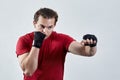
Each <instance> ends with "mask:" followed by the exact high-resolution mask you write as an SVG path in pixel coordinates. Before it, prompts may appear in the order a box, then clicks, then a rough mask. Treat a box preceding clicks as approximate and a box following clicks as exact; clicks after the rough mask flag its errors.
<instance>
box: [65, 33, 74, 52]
mask: <svg viewBox="0 0 120 80" xmlns="http://www.w3.org/2000/svg"><path fill="white" fill-rule="evenodd" d="M73 41H75V39H73V38H72V37H70V36H69V35H64V38H63V45H64V48H65V50H66V51H68V48H69V45H70V44H71V42H73Z"/></svg>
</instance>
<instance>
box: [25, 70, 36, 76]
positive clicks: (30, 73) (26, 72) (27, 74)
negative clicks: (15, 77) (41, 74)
mask: <svg viewBox="0 0 120 80" xmlns="http://www.w3.org/2000/svg"><path fill="white" fill-rule="evenodd" d="M34 72H35V70H24V71H23V73H24V74H25V75H26V76H32V75H33V74H34Z"/></svg>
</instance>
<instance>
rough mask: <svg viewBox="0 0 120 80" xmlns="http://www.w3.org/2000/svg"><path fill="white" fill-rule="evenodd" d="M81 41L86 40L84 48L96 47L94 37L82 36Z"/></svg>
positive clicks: (90, 35)
mask: <svg viewBox="0 0 120 80" xmlns="http://www.w3.org/2000/svg"><path fill="white" fill-rule="evenodd" d="M83 39H84V40H86V42H85V44H84V45H85V46H90V47H95V46H96V45H97V38H96V36H95V35H92V34H86V35H84V36H83Z"/></svg>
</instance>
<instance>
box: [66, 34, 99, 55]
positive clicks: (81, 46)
mask: <svg viewBox="0 0 120 80" xmlns="http://www.w3.org/2000/svg"><path fill="white" fill-rule="evenodd" d="M96 45H97V38H96V37H95V35H91V34H87V35H84V36H83V40H82V41H81V42H77V41H73V42H72V43H71V44H70V46H69V48H68V50H69V51H70V52H71V53H73V54H78V55H82V56H93V55H95V53H96V51H97V47H96Z"/></svg>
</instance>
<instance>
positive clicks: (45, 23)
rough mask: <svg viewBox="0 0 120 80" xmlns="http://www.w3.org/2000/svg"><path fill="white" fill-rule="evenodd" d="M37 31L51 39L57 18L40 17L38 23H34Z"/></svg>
mask: <svg viewBox="0 0 120 80" xmlns="http://www.w3.org/2000/svg"><path fill="white" fill-rule="evenodd" d="M33 24H34V27H35V29H36V31H40V32H42V33H44V34H45V35H46V38H47V37H49V36H50V35H51V33H52V31H53V29H54V27H55V18H50V19H47V18H43V17H42V16H39V18H38V21H37V22H33Z"/></svg>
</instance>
